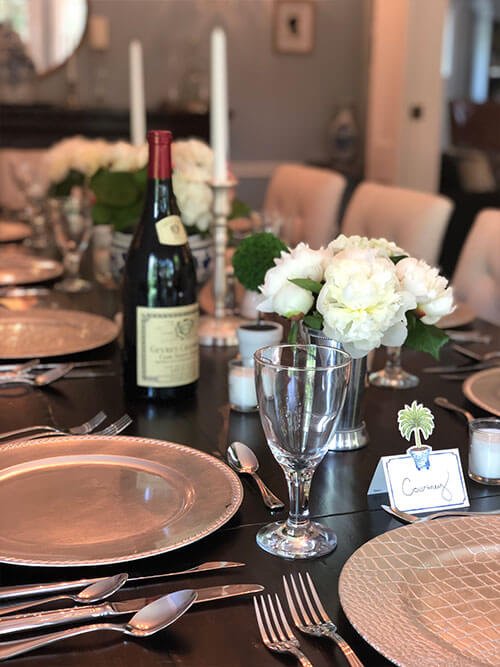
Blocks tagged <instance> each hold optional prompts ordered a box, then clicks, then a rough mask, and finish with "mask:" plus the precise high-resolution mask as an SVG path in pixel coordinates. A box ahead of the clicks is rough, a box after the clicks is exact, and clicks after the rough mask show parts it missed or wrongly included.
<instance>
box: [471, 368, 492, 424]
mask: <svg viewBox="0 0 500 667" xmlns="http://www.w3.org/2000/svg"><path fill="white" fill-rule="evenodd" d="M490 375H491V376H495V375H496V376H497V377H498V384H499V387H500V368H488V369H486V370H484V371H479V372H477V373H474V374H473V375H470V376H469V377H468V378H467V379H466V380H465V381H464V383H463V385H462V391H463V393H464V395H465V397H466V398H468V399H469V401H471V403H474V405H477V406H478V407H480V408H482V409H483V410H486V412H491V413H492V414H493V415H496V416H497V417H500V405H496V406H495V405H492V404H491V403H488V401H487V400H484V399H483V398H481V397H479V396H477V394H475V393H474V384H476V383H477V382H478V381H479V382H481V380H484V378H485V377H486V378H487V377H489V376H490Z"/></svg>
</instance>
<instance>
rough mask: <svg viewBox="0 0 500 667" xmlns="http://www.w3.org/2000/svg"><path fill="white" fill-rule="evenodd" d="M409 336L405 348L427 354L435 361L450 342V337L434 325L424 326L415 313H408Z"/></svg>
mask: <svg viewBox="0 0 500 667" xmlns="http://www.w3.org/2000/svg"><path fill="white" fill-rule="evenodd" d="M406 323H407V326H408V336H407V338H406V340H405V343H404V344H405V346H406V347H410V348H412V349H413V350H419V351H420V352H427V353H428V354H431V355H432V356H433V357H434V358H435V359H439V352H440V350H441V348H442V347H443V345H444V344H445V343H446V342H447V341H448V340H449V338H448V336H447V335H446V334H445V333H444V331H442V330H441V329H438V328H437V327H435V326H433V325H432V324H424V323H423V322H422V320H421V319H420V318H419V317H417V315H416V314H415V312H414V311H408V312H407V313H406Z"/></svg>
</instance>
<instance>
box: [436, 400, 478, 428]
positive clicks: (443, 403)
mask: <svg viewBox="0 0 500 667" xmlns="http://www.w3.org/2000/svg"><path fill="white" fill-rule="evenodd" d="M434 403H435V404H436V405H439V407H440V408H444V409H445V410H451V411H452V412H458V413H459V414H461V415H463V416H464V417H465V418H466V419H467V421H468V422H471V421H473V420H474V415H473V414H472V413H470V412H469V411H468V410H465V409H464V408H461V407H460V406H458V405H455V403H452V402H451V401H449V400H448V399H447V398H445V397H444V396H436V398H435V399H434Z"/></svg>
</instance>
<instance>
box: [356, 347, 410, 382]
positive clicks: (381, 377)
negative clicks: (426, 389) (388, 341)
mask: <svg viewBox="0 0 500 667" xmlns="http://www.w3.org/2000/svg"><path fill="white" fill-rule="evenodd" d="M386 351H387V359H386V362H385V366H384V368H383V369H382V370H380V371H376V372H374V373H370V375H369V377H368V379H369V381H370V384H372V385H373V386H374V387H388V388H389V389H411V388H412V387H416V386H417V385H418V383H419V382H420V380H419V379H418V377H417V376H416V375H412V374H411V373H408V372H407V371H405V370H404V368H403V367H402V366H401V347H386Z"/></svg>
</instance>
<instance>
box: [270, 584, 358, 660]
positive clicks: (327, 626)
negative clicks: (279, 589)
mask: <svg viewBox="0 0 500 667" xmlns="http://www.w3.org/2000/svg"><path fill="white" fill-rule="evenodd" d="M298 576H299V582H300V588H301V590H302V596H303V599H304V601H305V606H304V603H303V602H302V597H301V595H300V593H299V590H298V587H297V584H296V583H295V579H294V578H293V576H292V575H291V574H290V575H289V581H290V584H289V583H288V581H287V578H286V577H285V576H283V586H284V587H285V595H286V599H287V602H288V607H289V609H290V613H291V615H292V618H293V622H294V624H295V627H296V628H298V629H299V630H300V631H301V632H304V633H305V634H308V635H314V636H315V637H328V638H329V639H332V640H333V641H334V642H335V643H336V644H337V646H338V647H339V648H340V650H341V651H342V653H343V654H344V656H345V658H346V660H347V662H348V663H349V665H351V667H363V663H362V662H361V660H360V659H359V658H358V656H357V655H356V654H355V653H354V651H353V650H352V648H351V647H350V646H349V644H348V643H347V642H346V641H345V639H343V638H342V637H341V636H340V635H339V634H338V632H337V626H336V625H335V623H334V622H333V621H332V619H331V618H330V617H329V616H328V614H327V613H326V611H325V608H324V607H323V605H322V604H321V600H320V599H319V596H318V592H317V591H316V587H315V585H314V583H313V581H312V579H311V577H310V575H309V572H306V579H307V583H308V585H309V592H308V591H307V588H306V586H305V584H304V580H303V578H302V576H301V575H300V574H299V575H298ZM292 591H293V594H292ZM311 597H312V599H313V600H314V602H315V603H316V609H315V608H314V605H313V603H312V601H311ZM295 603H297V607H298V608H299V609H300V614H299V613H298V611H297V607H296V605H295ZM306 606H307V610H306V608H305V607H306ZM316 610H317V611H316Z"/></svg>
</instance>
